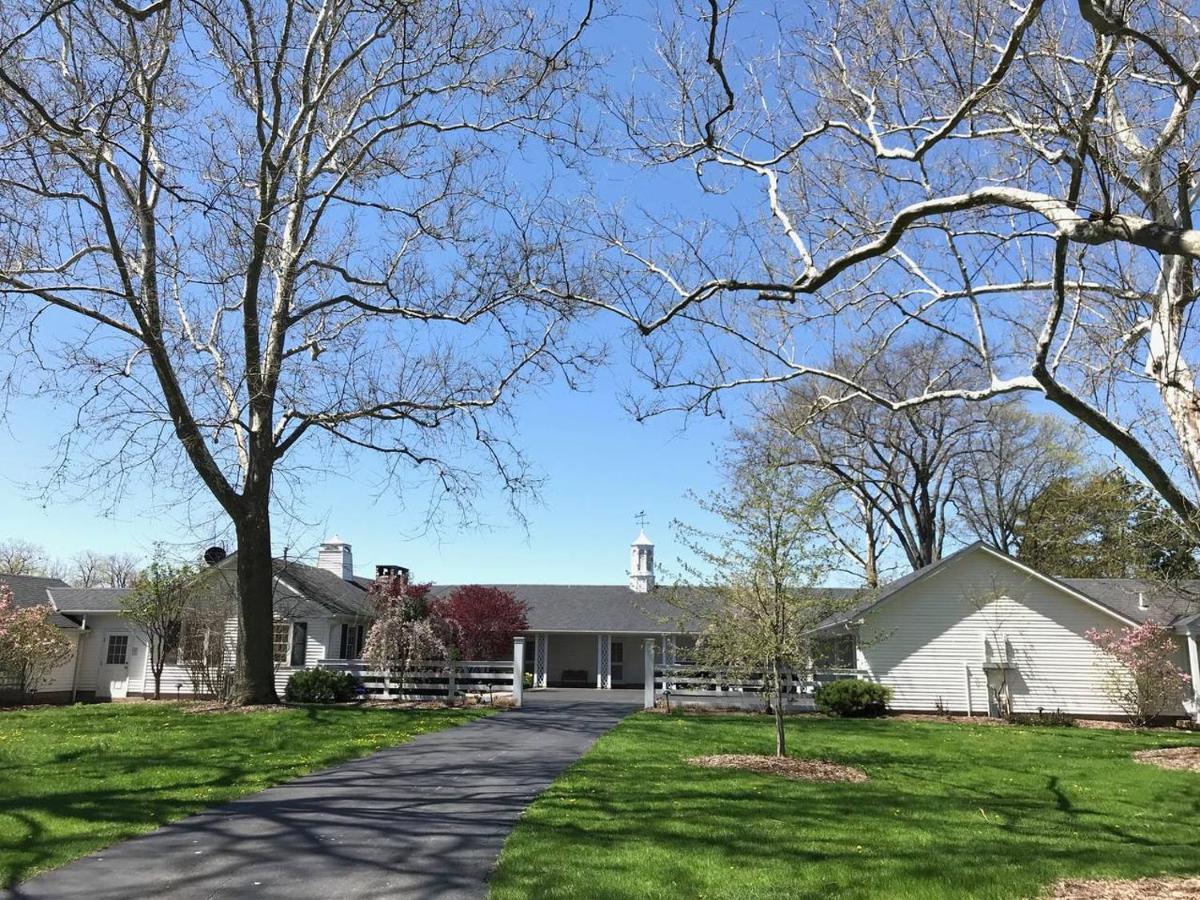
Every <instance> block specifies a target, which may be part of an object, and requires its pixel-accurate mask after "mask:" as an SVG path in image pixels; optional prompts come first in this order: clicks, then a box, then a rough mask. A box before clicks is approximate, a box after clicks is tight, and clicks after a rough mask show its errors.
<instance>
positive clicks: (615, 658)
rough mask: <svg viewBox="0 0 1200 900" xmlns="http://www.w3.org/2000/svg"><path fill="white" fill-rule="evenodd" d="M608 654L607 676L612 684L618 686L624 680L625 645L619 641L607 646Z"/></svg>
mask: <svg viewBox="0 0 1200 900" xmlns="http://www.w3.org/2000/svg"><path fill="white" fill-rule="evenodd" d="M608 653H609V657H608V658H609V674H610V675H611V677H612V680H613V683H614V684H618V683H620V682H622V681H624V680H625V644H624V643H623V642H621V641H613V642H612V644H610V645H609V648H608Z"/></svg>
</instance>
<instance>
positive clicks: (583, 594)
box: [430, 584, 689, 634]
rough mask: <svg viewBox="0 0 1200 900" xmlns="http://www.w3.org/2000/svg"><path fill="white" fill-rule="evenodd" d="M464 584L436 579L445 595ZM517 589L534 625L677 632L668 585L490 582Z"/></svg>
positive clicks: (435, 592) (555, 628)
mask: <svg viewBox="0 0 1200 900" xmlns="http://www.w3.org/2000/svg"><path fill="white" fill-rule="evenodd" d="M456 587H460V585H452V584H445V585H436V586H435V587H434V588H433V590H432V591H431V592H430V596H431V597H441V596H445V595H446V594H448V593H450V592H451V591H453V590H454V589H455V588H456ZM487 587H494V588H499V589H500V590H504V591H508V592H509V593H511V594H513V595H514V596H515V597H516V598H517V599H518V600H520V601H522V602H523V603H524V604H525V605H526V606H527V607H528V609H527V612H526V614H525V616H526V619H527V620H528V621H529V630H530V631H586V632H627V633H642V634H646V633H648V634H661V633H668V634H669V633H675V632H680V631H686V630H689V629H687V628H684V627H681V625H682V624H685V623H681V622H680V619H681V618H682V616H683V613H682V612H681V611H680V610H679V609H678V608H677V607H675V606H672V605H671V604H670V603H667V602H666V601H665V600H663V599H662V597H663V593H662V591H663V590H664V589H662V588H659V589H658V590H656V591H653V592H651V593H648V594H642V593H638V592H637V591H632V590H630V589H629V588H628V587H626V586H625V585H614V584H491V585H487Z"/></svg>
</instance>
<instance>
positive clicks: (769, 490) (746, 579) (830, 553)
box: [667, 442, 849, 756]
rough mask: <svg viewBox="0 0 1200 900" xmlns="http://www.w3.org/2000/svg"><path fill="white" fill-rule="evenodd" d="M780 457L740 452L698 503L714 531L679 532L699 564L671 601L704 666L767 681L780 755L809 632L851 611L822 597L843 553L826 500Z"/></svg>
mask: <svg viewBox="0 0 1200 900" xmlns="http://www.w3.org/2000/svg"><path fill="white" fill-rule="evenodd" d="M786 459H787V458H786V453H785V452H784V451H783V450H782V448H780V447H778V446H774V445H771V444H763V443H761V442H750V443H741V444H739V445H737V446H735V447H734V448H733V450H732V453H731V454H730V461H729V462H727V463H726V470H725V472H724V486H723V487H722V488H721V489H719V490H717V491H715V492H714V493H713V494H711V495H710V496H708V497H706V498H700V499H699V500H698V503H699V506H700V508H701V509H702V510H703V512H704V513H705V514H706V515H707V516H710V517H713V518H715V519H716V525H714V526H713V527H712V528H701V527H698V526H695V525H688V524H685V523H681V522H676V523H675V529H676V532H677V535H678V538H679V540H680V541H681V543H682V544H683V545H684V547H685V548H686V549H687V551H688V552H689V553H690V554H691V556H692V557H693V560H692V561H690V562H686V563H684V577H683V579H682V580H681V583H680V584H679V585H677V586H676V587H675V589H674V590H673V591H671V592H670V593H669V594H667V599H668V601H669V602H670V603H671V604H672V605H674V606H675V607H676V608H677V609H678V610H679V612H680V614H681V616H682V618H684V619H687V620H690V621H691V622H693V623H696V624H698V625H699V626H700V636H699V638H698V639H697V642H696V648H695V651H694V656H695V659H696V661H697V662H699V663H700V664H701V665H707V666H713V667H720V668H727V669H730V670H732V671H733V672H735V673H742V674H748V673H751V672H754V673H759V672H761V673H762V676H763V682H764V692H765V694H766V696H767V698H768V699H769V703H770V707H771V710H772V712H773V713H774V716H775V754H776V756H784V755H785V753H786V749H787V747H786V735H785V732H784V682H785V677H786V676H787V674H788V673H790V672H793V671H796V670H802V669H806V668H807V667H808V666H809V664H810V662H811V660H812V657H813V642H814V639H813V636H812V634H811V630H812V629H813V628H814V627H815V626H816V625H818V624H819V623H820V622H821V621H823V620H824V619H826V618H827V617H828V616H830V615H831V614H833V613H834V612H836V611H837V610H838V609H840V608H844V606H845V604H846V603H848V602H849V601H847V600H844V599H843V600H834V599H833V598H831V597H829V596H828V595H827V592H825V591H823V590H822V589H821V585H822V584H823V583H824V581H825V579H826V576H827V575H828V574H829V572H830V571H831V569H832V567H833V565H834V563H835V559H836V553H835V551H834V550H833V548H832V547H831V546H830V543H829V536H828V534H827V533H826V532H825V530H824V528H823V527H822V526H823V522H822V519H821V515H820V511H821V507H822V505H823V504H824V503H825V502H826V498H825V496H824V495H823V494H821V493H811V492H807V484H806V482H805V481H804V480H803V479H802V478H801V477H800V476H799V474H798V470H797V469H796V468H795V467H794V466H789V465H787V461H786Z"/></svg>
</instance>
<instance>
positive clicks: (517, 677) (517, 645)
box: [513, 637, 525, 706]
mask: <svg viewBox="0 0 1200 900" xmlns="http://www.w3.org/2000/svg"><path fill="white" fill-rule="evenodd" d="M524 693H525V638H523V637H517V638H513V706H520V705H521V700H522V695H523V694H524Z"/></svg>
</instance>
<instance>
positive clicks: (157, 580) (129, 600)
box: [121, 549, 196, 700]
mask: <svg viewBox="0 0 1200 900" xmlns="http://www.w3.org/2000/svg"><path fill="white" fill-rule="evenodd" d="M195 576H196V573H195V572H194V571H193V570H192V568H191V567H190V566H186V565H184V566H177V565H173V564H172V563H171V562H170V561H168V560H167V559H166V558H165V556H164V555H163V553H162V551H161V549H160V550H159V551H158V552H157V553H155V555H154V559H153V560H152V561H151V563H150V565H149V566H147V567H146V569H145V570H144V571H143V572H142V573H141V574H140V575H139V576H138V577H137V580H136V581H135V582H134V583H133V586H132V588H131V589H130V591H129V593H127V594H125V595H124V596H123V597H122V598H121V615H122V616H124V617H125V618H126V619H128V620H129V621H130V622H132V623H133V624H134V626H136V627H137V628H138V630H139V631H141V632H142V634H143V636H144V637H145V638H146V646H147V653H148V658H147V663H148V667H149V669H150V672H151V673H152V674H153V676H154V699H155V700H158V699H160V698H161V696H162V674H163V669H164V667H165V666H166V664H167V660H168V659H170V658H171V657H172V655H174V654H176V653H177V652H178V651H179V649H180V640H181V638H182V633H183V623H184V619H185V618H186V617H187V614H188V611H189V603H190V601H191V598H192V596H193V581H194V579H195Z"/></svg>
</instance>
